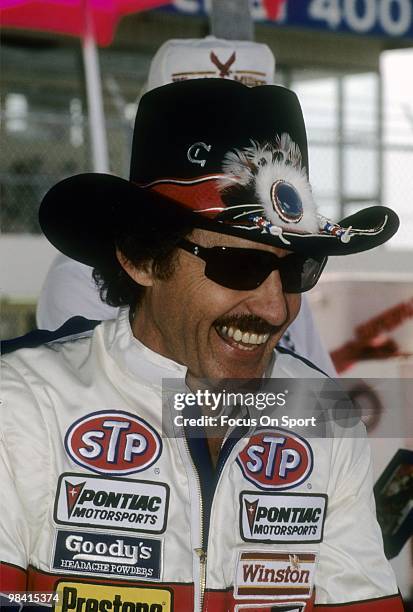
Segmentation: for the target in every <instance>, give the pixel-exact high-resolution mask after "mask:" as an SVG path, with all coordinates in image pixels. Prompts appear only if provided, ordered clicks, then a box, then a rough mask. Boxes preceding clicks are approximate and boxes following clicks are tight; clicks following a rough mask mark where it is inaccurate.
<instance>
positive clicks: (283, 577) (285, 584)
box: [234, 550, 317, 600]
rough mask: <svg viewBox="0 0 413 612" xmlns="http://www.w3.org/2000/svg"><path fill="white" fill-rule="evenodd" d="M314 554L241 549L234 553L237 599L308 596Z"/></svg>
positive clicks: (315, 558)
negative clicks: (235, 559) (236, 556)
mask: <svg viewBox="0 0 413 612" xmlns="http://www.w3.org/2000/svg"><path fill="white" fill-rule="evenodd" d="M316 560H317V555H316V554H315V553H312V552H305V553H304V552H297V551H294V552H291V551H290V552H288V551H277V552H270V551H268V550H259V551H254V550H248V551H243V552H241V553H240V554H239V556H238V562H237V569H236V573H235V581H234V594H235V597H237V598H243V597H244V598H250V599H257V598H260V599H261V598H262V599H278V600H279V599H283V600H285V599H292V598H301V599H309V598H310V597H311V594H312V591H313V586H314V576H315V569H316Z"/></svg>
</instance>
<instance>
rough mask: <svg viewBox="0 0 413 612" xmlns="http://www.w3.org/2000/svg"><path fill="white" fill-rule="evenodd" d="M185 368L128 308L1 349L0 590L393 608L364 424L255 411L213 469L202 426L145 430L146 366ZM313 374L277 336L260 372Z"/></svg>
mask: <svg viewBox="0 0 413 612" xmlns="http://www.w3.org/2000/svg"><path fill="white" fill-rule="evenodd" d="M185 374H186V369H185V368H184V367H183V366H181V365H179V364H177V363H174V362H172V361H171V360H169V359H166V358H164V357H162V356H160V355H158V354H156V353H153V352H152V351H151V350H149V349H148V348H146V347H144V346H143V345H142V344H141V343H140V342H138V341H137V340H136V339H135V338H134V337H133V336H132V333H131V329H130V325H129V321H128V312H127V310H123V311H122V312H121V314H120V316H119V318H118V319H117V320H114V321H106V322H105V323H103V324H100V325H98V326H97V327H96V328H95V329H94V331H93V332H89V333H84V334H78V335H76V336H72V337H70V338H65V339H64V340H62V339H60V340H54V341H51V342H48V343H47V344H45V345H42V346H38V347H33V348H21V349H19V350H17V351H15V352H12V353H11V354H9V355H7V356H6V357H5V359H4V364H3V369H2V379H3V393H2V395H3V398H2V415H1V427H2V431H1V459H2V476H1V483H2V499H3V501H4V503H5V507H4V508H3V509H2V511H1V531H0V558H1V559H2V562H3V564H2V573H1V576H2V583H3V584H2V590H4V591H16V590H27V591H29V592H52V591H53V592H56V593H57V595H58V598H55V599H56V600H55V601H51V602H49V603H50V605H51V604H53V605H54V606H55V608H56V610H60V609H61V610H62V612H72V611H73V612H169V611H172V610H173V611H175V612H191V611H193V610H195V611H198V612H199V611H201V610H203V611H204V612H205V611H210V612H226V611H231V612H232V611H239V612H257V611H258V610H259V611H264V612H270V611H272V612H287V611H288V612H313V611H314V612H315V611H318V610H319V611H320V612H333V611H336V610H337V612H339V611H341V610H346V612H347V611H348V612H400V611H402V610H403V604H402V602H401V599H400V597H399V595H398V591H397V586H396V583H395V579H394V576H393V574H392V570H391V568H390V566H389V564H388V562H387V561H386V559H385V557H384V553H383V548H382V541H381V534H380V530H379V527H378V524H377V522H376V518H375V509H374V501H373V496H372V480H371V465H370V454H369V447H368V443H367V442H366V440H365V439H360V438H326V439H318V438H314V439H310V438H308V439H304V438H303V437H300V436H299V435H294V434H291V433H288V432H286V431H285V430H284V429H282V428H280V429H268V428H267V429H266V430H265V431H256V432H254V434H253V435H252V437H251V436H246V437H243V438H236V437H235V438H234V439H233V438H229V439H228V440H227V441H226V442H225V443H224V446H223V448H222V450H221V454H220V458H219V461H218V466H217V471H216V472H215V471H214V470H213V469H212V468H211V464H210V463H209V462H208V459H206V455H207V453H205V448H206V446H205V440H202V439H201V440H196V441H190V440H186V439H185V438H182V437H180V438H165V437H162V434H161V425H162V379H166V378H167V379H176V378H181V379H183V378H184V377H185ZM314 376H320V374H319V373H318V372H316V370H315V369H314V368H312V367H311V366H310V365H309V364H307V363H305V362H304V361H302V360H301V359H299V358H297V357H296V356H294V355H293V354H288V353H280V352H277V354H276V358H275V361H274V366H273V371H272V372H271V377H274V378H275V377H278V378H280V377H281V378H300V377H301V378H311V377H314ZM287 407H288V404H287ZM57 599H58V601H57ZM47 604H48V602H46V605H47ZM343 604H346V605H344V607H343ZM43 605H45V604H44V602H43Z"/></svg>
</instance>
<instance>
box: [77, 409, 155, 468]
mask: <svg viewBox="0 0 413 612" xmlns="http://www.w3.org/2000/svg"><path fill="white" fill-rule="evenodd" d="M65 447H66V451H67V452H68V454H69V455H70V456H71V457H72V459H73V460H74V461H75V462H76V463H78V464H79V465H82V466H84V467H87V468H89V469H90V470H93V471H94V472H98V473H103V474H107V473H111V474H132V473H133V472H141V471H142V470H145V469H146V468H148V467H149V466H150V465H152V464H153V463H155V461H156V460H157V459H158V457H159V456H160V454H161V452H162V442H161V439H160V437H159V435H158V434H157V432H156V431H155V430H154V429H153V428H152V427H151V426H150V425H148V423H146V422H145V421H144V420H143V419H140V418H139V417H136V416H134V415H133V414H129V413H128V412H122V411H120V410H112V411H103V412H95V413H93V414H89V415H87V416H85V417H83V418H82V419H79V420H78V421H76V422H75V423H73V425H72V426H71V427H69V429H68V431H67V434H66V438H65Z"/></svg>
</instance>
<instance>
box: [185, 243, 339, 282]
mask: <svg viewBox="0 0 413 612" xmlns="http://www.w3.org/2000/svg"><path fill="white" fill-rule="evenodd" d="M178 247H179V248H181V249H183V250H184V251H188V253H192V255H196V257H200V258H201V259H203V261H205V276H206V277H207V278H209V279H210V280H212V281H214V282H215V283H218V285H222V287H227V288H228V289H236V290H237V291H251V290H252V289H256V288H257V287H259V286H260V285H261V284H262V283H263V282H264V281H265V279H266V278H268V276H269V275H270V274H271V272H272V271H273V270H278V272H279V275H280V278H281V283H282V286H283V290H284V291H285V292H286V293H303V292H304V291H309V290H310V289H312V288H313V287H314V286H315V284H316V283H317V281H318V279H319V278H320V274H321V272H322V271H323V268H324V266H325V265H326V262H327V257H319V258H317V257H306V256H304V255H300V254H298V253H292V254H291V255H286V256H285V257H277V255H274V253H269V252H268V251H261V250H258V249H242V248H236V247H225V246H216V247H203V246H200V245H199V244H194V243H193V242H189V240H181V241H180V242H179V243H178Z"/></svg>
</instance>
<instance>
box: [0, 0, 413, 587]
mask: <svg viewBox="0 0 413 612" xmlns="http://www.w3.org/2000/svg"><path fill="white" fill-rule="evenodd" d="M225 1H226V0H220V2H221V4H225ZM227 1H228V3H229V4H230V0H227ZM71 2H72V0H68V2H67V3H66V4H67V6H69V5H70V4H71ZM3 3H4V7H6V4H7V2H6V1H5V0H3ZM13 4H14V5H15V6H16V5H18V4H19V2H17V3H12V5H13ZM21 4H26V5H27V4H28V5H30V4H31V5H32V6H33V10H34V11H37V15H38V14H39V6H40V5H41V0H38V1H37V2H35V1H34V0H33V2H23V0H22V2H21ZM120 4H122V2H120ZM132 4H133V2H132V0H131V2H129V5H128V3H127V2H126V1H124V2H123V8H124V12H127V13H130V14H128V15H127V16H125V17H124V18H123V19H121V20H120V21H119V23H118V24H117V20H116V19H113V24H112V25H113V28H112V32H111V34H110V35H108V36H107V37H106V38H105V39H104V40H100V41H98V42H100V45H99V49H98V55H97V58H96V57H95V60H96V59H97V62H98V64H97V66H98V69H99V70H100V74H98V77H99V82H100V86H101V90H102V102H103V111H104V121H105V125H106V132H107V143H108V161H107V165H108V169H109V170H110V172H112V173H114V174H117V175H120V176H123V177H125V178H127V177H128V174H129V155H130V145H131V137H132V129H133V119H134V115H135V112H136V108H137V103H138V100H139V95H140V91H141V88H142V86H143V85H144V83H145V81H146V78H147V74H148V68H149V64H150V61H151V59H152V57H153V55H154V53H155V52H156V50H157V49H158V48H159V46H160V45H161V44H162V43H164V42H165V41H166V40H168V39H171V38H202V37H204V36H206V35H207V34H209V33H210V24H211V19H212V17H213V12H214V8H215V9H216V6H217V1H215V2H213V0H209V1H207V0H173V1H172V2H163V3H162V2H152V4H153V5H155V4H157V5H161V4H162V6H158V7H157V8H155V9H152V10H139V12H133V11H138V8H140V9H143V8H145V7H148V6H149V4H150V2H144V1H143V2H139V0H136V1H135V3H134V6H132ZM232 4H234V2H232ZM235 4H236V2H235ZM126 5H128V6H126ZM138 5H140V6H139V7H138ZM4 7H3V8H4ZM125 7H126V8H125ZM6 8H7V7H6ZM13 10H14V9H13ZM131 11H132V12H131ZM250 11H251V14H252V17H253V20H254V24H255V40H256V41H257V42H263V43H266V44H267V45H268V46H269V47H270V49H271V50H272V51H273V53H274V55H275V58H276V79H275V80H276V82H277V83H279V84H282V85H286V86H288V87H291V88H292V89H294V90H295V91H296V92H297V93H298V95H299V98H300V100H301V104H302V106H303V111H304V116H305V120H306V125H307V130H308V137H309V149H310V178H311V183H312V185H313V190H314V194H315V199H316V201H317V202H318V204H319V208H320V210H321V212H323V214H324V215H325V216H328V217H330V218H332V219H334V220H339V219H341V218H343V217H345V216H347V215H350V214H351V213H352V212H354V211H355V210H357V209H359V208H362V207H365V206H369V205H378V204H379V205H380V204H384V205H387V206H390V207H391V208H393V209H394V210H395V211H396V212H397V213H398V215H399V216H400V219H401V229H400V230H399V232H398V233H397V234H396V236H395V237H394V238H393V239H392V240H391V241H390V242H389V243H387V244H386V245H384V246H383V247H380V248H378V249H375V250H374V251H372V252H370V253H365V254H361V255H357V256H349V257H345V258H339V257H338V258H334V259H333V260H331V261H330V262H329V263H328V265H327V268H326V271H325V272H324V274H323V277H322V279H321V281H320V283H319V284H318V285H317V287H316V288H315V289H314V290H313V291H312V292H310V295H309V298H310V303H311V306H312V310H313V313H314V316H315V319H316V322H317V325H318V328H319V331H320V334H321V336H322V338H323V340H324V342H325V345H326V347H327V349H328V350H329V352H330V353H331V355H332V357H333V361H334V363H335V366H336V368H337V371H338V373H339V374H340V375H341V376H345V377H354V378H356V377H362V378H367V379H386V378H394V379H397V380H400V379H403V378H408V379H412V378H413V357H412V355H413V3H412V0H284V1H283V0H273V1H271V0H251V2H250ZM4 15H5V18H4V20H3V28H2V31H1V34H2V42H1V60H2V88H1V95H0V103H1V108H0V119H1V123H0V131H1V142H2V147H1V150H0V160H1V163H0V189H1V205H2V207H1V208H2V230H1V232H2V236H1V243H0V265H1V287H2V294H1V322H0V328H1V329H0V331H1V336H2V337H3V338H9V337H13V336H16V335H20V334H23V333H25V332H26V331H28V330H30V329H33V328H34V327H35V308H36V301H37V298H38V296H39V293H40V290H41V287H42V283H43V281H44V278H45V276H46V273H47V270H48V268H49V266H50V264H51V262H52V260H53V258H54V256H55V254H56V251H55V250H54V248H53V247H52V246H51V245H50V244H49V243H48V242H47V241H46V240H45V239H44V238H43V237H42V235H41V233H40V229H39V226H38V221H37V211H38V206H39V202H40V200H41V198H42V196H43V195H44V193H45V192H46V191H47V190H48V189H49V188H50V187H51V186H52V185H53V184H54V183H56V182H57V181H58V180H60V179H62V178H64V177H66V176H69V175H72V174H76V173H79V172H85V171H91V170H93V169H96V164H95V163H94V162H93V161H92V157H93V156H92V145H91V137H90V130H89V127H90V126H89V121H90V119H89V117H90V115H89V112H88V95H87V84H88V79H90V75H89V74H88V68H87V64H86V60H85V49H84V46H83V47H82V41H81V39H80V38H78V37H75V36H69V35H67V34H62V33H61V30H63V31H64V28H60V30H59V27H57V32H58V33H56V32H50V31H49V32H46V31H39V29H37V28H36V29H35V30H32V29H28V28H26V27H24V24H23V25H22V23H21V22H20V23H19V22H16V21H13V18H14V16H13V15H11V14H10V13H7V10H6V11H5V12H4ZM16 24H17V26H19V27H15V26H16ZM116 25H117V26H118V27H115V26H116ZM12 26H13V27H12ZM233 38H234V37H233ZM89 69H90V68H89ZM95 69H96V65H95ZM160 146H162V143H160ZM104 163H106V162H104ZM386 401H387V402H388V401H390V403H392V402H393V401H394V398H390V400H389V398H387V400H386ZM403 402H404V403H403ZM403 402H402V403H401V406H402V408H401V410H399V411H398V413H397V414H398V415H399V416H398V417H397V418H398V419H399V420H400V423H399V425H400V428H399V431H400V432H402V431H403V432H406V434H405V435H400V437H399V438H398V439H391V440H390V439H386V438H383V437H382V436H380V433H377V432H380V427H383V423H381V424H380V418H379V419H376V420H375V421H374V423H373V424H372V425H371V427H370V434H371V436H372V443H373V447H374V449H373V450H374V453H375V464H376V476H378V475H379V474H380V473H381V472H382V470H383V469H384V467H385V465H386V463H387V462H388V460H389V459H390V457H391V456H392V455H393V451H396V450H397V449H398V448H401V447H404V448H411V449H412V448H413V445H412V440H411V438H410V436H411V431H412V418H413V417H412V410H411V408H412V403H411V402H412V398H411V397H409V398H404V400H403ZM412 469H413V468H412ZM412 509H413V494H412V493H411V498H410V505H409V506H408V510H409V511H411V510H412ZM410 516H412V515H410ZM411 556H412V555H411V547H410V546H409V545H406V546H405V547H404V549H403V551H402V553H401V554H400V555H399V556H398V557H397V558H396V559H395V560H394V561H393V564H394V567H395V569H396V572H397V575H398V580H399V584H400V587H401V590H402V592H403V594H404V596H405V597H409V596H412V593H411V590H412V584H413V580H412V559H411Z"/></svg>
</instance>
